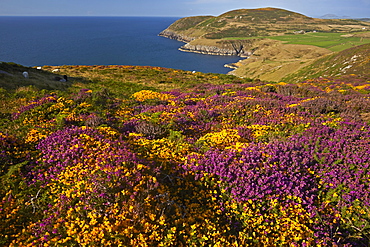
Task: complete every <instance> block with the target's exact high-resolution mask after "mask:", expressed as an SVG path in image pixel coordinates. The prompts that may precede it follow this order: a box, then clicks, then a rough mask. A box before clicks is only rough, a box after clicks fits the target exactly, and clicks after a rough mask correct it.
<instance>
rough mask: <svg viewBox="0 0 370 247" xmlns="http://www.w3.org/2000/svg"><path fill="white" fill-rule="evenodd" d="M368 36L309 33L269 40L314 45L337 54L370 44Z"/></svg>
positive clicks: (365, 33)
mask: <svg viewBox="0 0 370 247" xmlns="http://www.w3.org/2000/svg"><path fill="white" fill-rule="evenodd" d="M368 34H370V32H363V33H355V34H353V33H352V34H351V33H347V34H343V33H319V32H309V33H305V34H295V35H281V36H274V37H269V38H270V39H274V40H280V41H283V42H284V43H286V44H300V45H313V46H318V47H321V48H326V49H329V50H331V51H333V52H337V51H342V50H345V49H348V48H351V47H354V46H358V45H363V44H368V43H370V38H369V37H367V35H368Z"/></svg>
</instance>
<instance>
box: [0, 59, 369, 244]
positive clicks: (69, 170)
mask: <svg viewBox="0 0 370 247" xmlns="http://www.w3.org/2000/svg"><path fill="white" fill-rule="evenodd" d="M0 66H2V67H1V68H2V69H1V70H3V71H6V72H8V73H11V74H12V76H11V75H8V74H5V73H2V74H1V73H0V83H1V84H0V85H1V88H0V102H1V104H0V115H1V117H0V164H1V166H0V176H1V180H0V181H1V186H0V219H1V224H0V231H1V235H0V244H1V245H3V246H320V245H321V246H368V245H369V244H370V192H369V191H370V190H369V186H370V169H369V165H370V156H369V155H368V151H369V149H370V104H369V103H370V97H369V94H370V77H367V76H364V75H361V76H358V75H355V74H353V75H342V76H340V77H335V78H334V77H325V78H324V77H321V78H316V79H308V80H305V81H301V82H299V83H295V84H288V83H281V82H280V83H268V82H263V81H259V80H256V81H252V80H250V79H242V78H238V77H235V76H231V75H220V74H203V73H199V72H197V73H191V72H188V71H181V70H173V69H165V68H158V67H141V66H60V67H58V69H59V72H57V73H58V74H55V73H52V71H53V70H54V69H56V67H51V66H44V67H43V68H42V70H37V69H34V68H26V67H22V66H19V65H14V64H7V63H2V64H0ZM22 71H28V72H29V75H30V78H29V79H26V78H22V74H21V72H22ZM61 75H67V76H68V78H69V80H68V82H66V84H65V85H62V84H60V82H57V81H53V79H52V78H54V77H55V76H61ZM18 83H19V84H18Z"/></svg>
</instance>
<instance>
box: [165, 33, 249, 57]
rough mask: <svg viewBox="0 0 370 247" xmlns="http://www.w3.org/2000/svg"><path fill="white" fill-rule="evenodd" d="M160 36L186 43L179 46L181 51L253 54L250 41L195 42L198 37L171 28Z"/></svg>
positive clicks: (222, 54)
mask: <svg viewBox="0 0 370 247" xmlns="http://www.w3.org/2000/svg"><path fill="white" fill-rule="evenodd" d="M159 36H162V37H165V38H169V39H174V40H177V41H181V42H184V43H186V44H185V45H183V46H181V47H180V48H179V50H180V51H184V52H194V53H201V54H207V55H221V56H240V57H248V56H250V55H252V54H253V51H252V50H249V48H250V44H251V42H250V41H221V40H214V41H213V42H209V40H205V39H203V40H202V39H198V40H197V41H196V42H194V41H195V40H196V39H197V38H195V37H190V36H186V35H182V34H179V33H177V32H174V31H171V30H169V29H166V30H164V31H162V32H161V33H160V34H159ZM203 42H204V44H203ZM207 43H208V44H207Z"/></svg>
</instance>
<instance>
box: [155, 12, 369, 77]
mask: <svg viewBox="0 0 370 247" xmlns="http://www.w3.org/2000/svg"><path fill="white" fill-rule="evenodd" d="M369 30H370V23H368V22H363V21H359V20H352V19H318V18H311V17H307V16H305V15H302V14H299V13H295V12H292V11H288V10H284V9H278V8H260V9H240V10H233V11H229V12H227V13H224V14H222V15H220V16H217V17H215V16H196V17H186V18H182V19H179V20H177V21H176V22H174V23H173V24H172V25H170V26H169V27H168V28H167V29H165V30H163V31H162V32H161V33H160V34H159V35H161V36H164V37H167V38H172V39H176V40H180V41H183V42H186V44H185V45H184V46H182V47H181V48H180V50H182V51H187V52H197V53H203V54H212V55H234V56H240V57H242V58H250V60H248V61H246V59H245V60H243V61H241V62H239V63H236V64H232V65H228V66H231V67H232V68H234V69H235V71H233V72H232V73H233V74H235V75H237V76H240V77H250V78H259V79H262V80H272V81H279V80H281V79H282V78H284V77H286V76H287V75H288V74H290V73H292V72H294V71H297V70H299V69H302V68H303V67H305V66H307V65H309V64H310V63H312V62H313V61H315V60H316V59H318V58H321V57H322V56H324V55H327V54H330V53H333V52H339V51H342V50H345V49H348V48H351V47H353V46H358V45H362V44H366V43H370V38H369V37H370V35H369V34H370V31H369ZM281 67H283V68H284V67H285V68H289V69H286V70H285V69H282V70H280V69H279V73H275V70H276V68H281ZM256 68H259V69H260V71H256ZM274 68H275V69H274ZM272 71H273V72H272Z"/></svg>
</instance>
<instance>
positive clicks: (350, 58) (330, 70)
mask: <svg viewBox="0 0 370 247" xmlns="http://www.w3.org/2000/svg"><path fill="white" fill-rule="evenodd" d="M369 54H370V44H365V45H361V46H357V47H353V48H349V49H347V50H344V51H341V52H338V53H333V54H330V55H327V56H324V57H322V58H320V59H318V60H316V61H315V62H313V63H312V64H310V65H309V66H306V67H304V68H302V69H300V70H298V71H297V72H295V73H292V74H291V75H289V76H286V77H285V78H283V79H282V80H285V81H291V82H300V81H303V80H307V79H313V78H317V77H319V76H324V77H329V76H330V77H333V76H340V75H346V74H357V75H369V74H370V59H369V58H370V55H369Z"/></svg>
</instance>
